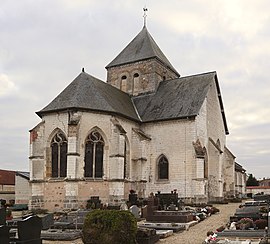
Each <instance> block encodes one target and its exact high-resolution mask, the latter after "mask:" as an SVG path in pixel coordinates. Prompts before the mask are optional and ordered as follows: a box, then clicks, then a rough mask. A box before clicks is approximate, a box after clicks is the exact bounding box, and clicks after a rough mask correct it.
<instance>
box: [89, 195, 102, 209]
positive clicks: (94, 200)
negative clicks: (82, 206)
mask: <svg viewBox="0 0 270 244" xmlns="http://www.w3.org/2000/svg"><path fill="white" fill-rule="evenodd" d="M86 208H87V209H100V208H101V200H99V196H92V197H90V199H89V200H87V205H86Z"/></svg>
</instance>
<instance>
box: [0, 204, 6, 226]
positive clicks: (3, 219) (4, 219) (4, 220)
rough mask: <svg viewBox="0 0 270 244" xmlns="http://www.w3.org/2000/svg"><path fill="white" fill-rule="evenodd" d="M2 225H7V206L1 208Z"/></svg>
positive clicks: (0, 220) (0, 221)
mask: <svg viewBox="0 0 270 244" xmlns="http://www.w3.org/2000/svg"><path fill="white" fill-rule="evenodd" d="M0 225H6V208H0Z"/></svg>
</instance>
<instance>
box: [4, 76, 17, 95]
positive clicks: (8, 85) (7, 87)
mask: <svg viewBox="0 0 270 244" xmlns="http://www.w3.org/2000/svg"><path fill="white" fill-rule="evenodd" d="M14 90H16V86H15V84H14V83H13V82H12V81H11V80H10V79H9V77H8V76H7V75H6V74H1V73H0V97H2V96H6V95H8V94H10V93H11V92H12V91H14Z"/></svg>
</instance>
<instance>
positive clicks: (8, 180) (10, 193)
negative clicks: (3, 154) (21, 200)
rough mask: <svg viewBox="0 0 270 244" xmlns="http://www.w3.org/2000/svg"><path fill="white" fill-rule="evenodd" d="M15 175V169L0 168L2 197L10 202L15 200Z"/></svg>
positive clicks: (0, 196) (0, 193)
mask: <svg viewBox="0 0 270 244" xmlns="http://www.w3.org/2000/svg"><path fill="white" fill-rule="evenodd" d="M15 175H16V172H15V171H12V170H3V169H0V199H3V200H5V201H6V203H9V204H14V201H15Z"/></svg>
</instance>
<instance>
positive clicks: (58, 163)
mask: <svg viewBox="0 0 270 244" xmlns="http://www.w3.org/2000/svg"><path fill="white" fill-rule="evenodd" d="M51 158H52V177H66V176H67V139H66V137H65V135H64V134H63V133H61V132H59V133H57V134H56V135H55V136H54V137H53V139H52V141H51Z"/></svg>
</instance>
